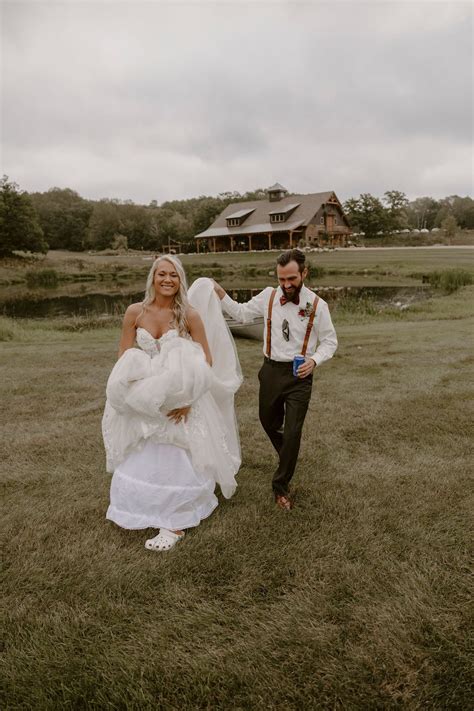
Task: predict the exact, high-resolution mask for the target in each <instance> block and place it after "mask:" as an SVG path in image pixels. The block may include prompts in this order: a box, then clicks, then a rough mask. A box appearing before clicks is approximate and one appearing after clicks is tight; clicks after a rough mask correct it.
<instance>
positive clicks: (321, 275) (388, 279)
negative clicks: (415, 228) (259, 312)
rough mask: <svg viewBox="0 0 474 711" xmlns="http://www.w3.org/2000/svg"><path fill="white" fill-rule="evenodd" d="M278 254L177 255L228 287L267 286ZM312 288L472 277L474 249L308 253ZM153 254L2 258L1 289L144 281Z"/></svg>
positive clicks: (197, 272)
mask: <svg viewBox="0 0 474 711" xmlns="http://www.w3.org/2000/svg"><path fill="white" fill-rule="evenodd" d="M278 254H279V252H251V253H249V252H233V253H222V254H194V255H193V254H191V255H183V256H182V257H181V259H182V261H183V263H184V265H185V267H186V268H187V270H188V274H189V276H190V279H191V280H192V279H193V278H196V277H197V276H212V277H215V278H216V279H219V280H222V281H223V283H225V284H226V285H229V286H231V285H242V286H244V285H249V284H250V285H251V284H253V283H258V284H267V283H268V282H269V281H272V280H274V279H275V276H274V272H275V261H276V258H277V256H278ZM307 259H308V263H309V265H310V273H311V270H312V276H310V283H311V286H315V285H321V286H329V285H331V286H350V285H352V286H362V285H366V286H371V285H381V284H384V285H387V286H391V285H393V286H395V285H399V286H409V285H416V284H419V283H421V280H422V275H423V274H430V272H433V271H440V270H445V269H465V270H468V271H470V272H471V273H474V249H473V248H472V247H455V248H445V247H438V248H429V249H414V248H406V249H384V248H381V249H365V250H352V249H341V250H337V251H330V252H321V253H308V255H307ZM151 261H152V255H151V253H150V254H145V255H144V254H142V253H136V252H135V253H128V254H122V255H118V254H115V255H114V254H112V255H104V254H87V253H72V252H60V251H51V252H48V254H47V255H46V256H45V257H44V258H40V259H37V260H33V261H24V260H23V261H22V260H0V286H2V285H3V286H8V285H10V286H13V285H15V284H16V285H25V284H26V283H27V281H28V280H29V281H30V286H33V285H35V277H36V278H38V279H39V283H38V284H36V286H41V279H40V277H41V274H43V276H45V277H46V278H47V280H49V278H50V277H51V271H53V272H54V273H55V274H56V275H57V277H58V280H59V281H61V280H74V281H77V282H79V283H83V284H84V285H87V283H88V282H99V281H102V282H104V284H105V285H109V284H110V283H113V282H119V283H125V282H127V281H129V282H130V281H142V280H143V279H144V277H145V275H146V274H147V272H148V270H149V268H150V266H151Z"/></svg>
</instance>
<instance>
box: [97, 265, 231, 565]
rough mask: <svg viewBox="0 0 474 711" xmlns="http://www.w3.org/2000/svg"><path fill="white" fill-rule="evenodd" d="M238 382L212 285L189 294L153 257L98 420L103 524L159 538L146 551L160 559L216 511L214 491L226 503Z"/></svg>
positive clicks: (181, 278)
mask: <svg viewBox="0 0 474 711" xmlns="http://www.w3.org/2000/svg"><path fill="white" fill-rule="evenodd" d="M135 342H136V343H137V345H138V346H139V348H134V344H135ZM241 382H242V374H241V371H240V365H239V361H238V358H237V354H236V351H235V346H234V342H233V339H232V336H231V335H230V332H229V329H228V328H227V324H226V323H225V320H224V317H223V316H222V312H221V308H220V303H219V300H218V298H217V296H216V295H215V292H214V288H213V283H212V281H211V280H210V279H198V280H197V281H195V282H194V284H193V285H192V286H191V288H190V289H189V292H188V291H187V289H186V277H185V273H184V269H183V267H182V265H181V262H180V261H179V259H177V258H176V257H173V256H168V255H166V256H161V257H158V259H156V260H155V261H154V263H153V265H152V267H151V270H150V272H149V274H148V279H147V283H146V290H145V298H144V300H143V302H140V303H137V304H132V305H131V306H129V307H128V309H127V311H126V312H125V316H124V320H123V328H122V336H121V340H120V347H119V359H118V361H117V363H116V364H115V366H114V368H113V370H112V372H111V374H110V377H109V379H108V382H107V402H106V406H105V411H104V416H103V419H102V433H103V437H104V444H105V450H106V455H107V470H108V471H109V472H111V473H113V477H112V483H111V488H110V506H109V508H108V510H107V518H108V519H109V520H111V521H114V522H115V523H116V524H118V525H119V526H121V527H122V528H127V529H143V528H159V529H160V530H159V533H158V535H156V536H155V537H154V538H150V539H148V540H147V541H146V543H145V548H147V549H148V550H153V551H164V550H169V549H170V548H172V547H173V546H174V545H175V544H176V543H177V542H178V541H179V540H180V539H182V538H183V536H184V531H185V529H187V528H191V527H193V526H198V525H199V523H200V522H201V521H202V519H204V518H207V517H208V516H209V515H210V514H211V513H212V511H213V510H214V509H215V508H216V506H217V504H218V501H217V498H216V496H215V494H214V489H215V485H216V483H219V485H220V488H221V491H222V494H223V495H224V496H225V497H226V498H230V497H231V496H232V494H233V493H234V491H235V488H236V482H235V474H236V473H237V471H238V469H239V467H240V462H241V458H240V445H239V439H238V431H237V425H236V419H235V412H234V402H233V401H234V393H235V392H236V391H237V389H238V388H239V386H240V384H241Z"/></svg>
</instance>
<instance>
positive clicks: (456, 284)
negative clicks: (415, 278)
mask: <svg viewBox="0 0 474 711" xmlns="http://www.w3.org/2000/svg"><path fill="white" fill-rule="evenodd" d="M428 278H429V283H430V284H431V286H433V287H435V289H443V291H446V292H447V293H448V294H452V292H453V291H457V290H458V289H459V288H460V287H461V286H467V285H468V284H472V283H473V281H474V279H473V275H472V273H471V272H468V271H466V270H465V269H445V270H444V271H439V272H431V274H429V275H428Z"/></svg>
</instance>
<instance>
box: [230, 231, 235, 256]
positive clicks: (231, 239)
mask: <svg viewBox="0 0 474 711" xmlns="http://www.w3.org/2000/svg"><path fill="white" fill-rule="evenodd" d="M230 251H231V252H233V251H234V238H233V237H232V235H231V236H230Z"/></svg>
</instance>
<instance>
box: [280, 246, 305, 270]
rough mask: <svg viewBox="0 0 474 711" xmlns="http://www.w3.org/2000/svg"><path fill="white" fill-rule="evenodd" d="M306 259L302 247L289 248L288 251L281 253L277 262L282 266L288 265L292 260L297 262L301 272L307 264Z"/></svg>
mask: <svg viewBox="0 0 474 711" xmlns="http://www.w3.org/2000/svg"><path fill="white" fill-rule="evenodd" d="M305 261H306V257H305V254H304V252H302V251H301V249H287V250H286V252H282V254H280V256H279V257H278V259H277V264H279V265H280V267H286V265H287V264H289V263H290V262H296V263H297V265H298V269H299V270H300V274H301V273H302V272H303V269H304V268H305V266H306V264H305Z"/></svg>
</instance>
